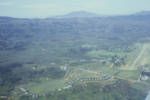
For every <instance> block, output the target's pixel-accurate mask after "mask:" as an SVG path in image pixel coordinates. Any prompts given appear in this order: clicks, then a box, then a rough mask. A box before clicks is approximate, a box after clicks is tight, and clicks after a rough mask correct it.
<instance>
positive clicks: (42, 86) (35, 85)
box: [21, 78, 65, 94]
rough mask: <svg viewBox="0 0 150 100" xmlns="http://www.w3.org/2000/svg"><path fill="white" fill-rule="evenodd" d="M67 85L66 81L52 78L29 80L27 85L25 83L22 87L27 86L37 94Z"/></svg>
mask: <svg viewBox="0 0 150 100" xmlns="http://www.w3.org/2000/svg"><path fill="white" fill-rule="evenodd" d="M64 86H65V81H64V80H62V79H60V80H52V79H49V80H47V79H45V78H43V79H40V80H39V82H29V83H28V84H26V85H23V86H21V87H24V88H26V89H27V90H29V91H30V92H32V93H36V94H43V93H47V92H50V91H54V90H56V89H59V88H62V87H64Z"/></svg>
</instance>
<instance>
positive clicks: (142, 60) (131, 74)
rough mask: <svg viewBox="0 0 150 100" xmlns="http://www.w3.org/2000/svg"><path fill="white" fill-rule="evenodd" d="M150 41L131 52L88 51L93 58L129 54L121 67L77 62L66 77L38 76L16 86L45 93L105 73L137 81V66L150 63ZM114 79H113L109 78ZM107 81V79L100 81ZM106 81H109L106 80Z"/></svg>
mask: <svg viewBox="0 0 150 100" xmlns="http://www.w3.org/2000/svg"><path fill="white" fill-rule="evenodd" d="M149 52H150V43H143V44H136V45H135V48H134V49H133V50H132V51H131V52H123V51H122V52H110V51H109V52H108V51H104V50H102V51H90V52H88V53H87V55H88V56H90V57H91V58H93V57H94V58H99V57H102V56H104V57H106V58H107V57H110V56H114V55H119V56H127V59H126V64H125V65H121V66H119V67H116V66H114V65H113V66H112V64H111V63H110V62H108V63H106V64H102V63H101V62H99V60H97V61H94V62H86V63H76V64H75V65H73V66H71V65H70V66H69V71H68V72H67V74H66V75H65V77H64V78H61V79H51V78H48V77H43V78H38V79H35V80H33V81H32V82H29V83H27V84H23V85H20V86H18V87H16V88H20V87H23V88H25V89H27V90H29V91H30V92H31V93H35V94H43V93H48V92H50V91H54V90H58V89H62V88H64V87H65V86H67V85H66V82H71V81H75V80H78V79H80V78H92V77H101V76H103V75H109V76H113V77H116V78H119V79H123V80H128V81H134V82H136V81H137V80H138V78H139V71H138V70H137V68H138V67H139V66H141V65H146V64H148V65H149V64H150V61H149V59H150V54H149ZM149 67H150V66H149ZM108 81H110V83H111V81H113V80H111V79H110V80H108ZM99 82H100V83H105V81H99ZM106 83H108V82H107V81H106Z"/></svg>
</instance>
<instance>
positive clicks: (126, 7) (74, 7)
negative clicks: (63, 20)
mask: <svg viewBox="0 0 150 100" xmlns="http://www.w3.org/2000/svg"><path fill="white" fill-rule="evenodd" d="M76 11H88V12H92V13H96V14H99V15H124V14H132V13H136V12H140V11H150V0H0V16H10V17H18V18H46V17H51V16H58V15H65V14H67V13H70V12H76Z"/></svg>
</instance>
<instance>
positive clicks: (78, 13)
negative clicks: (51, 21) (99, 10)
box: [61, 11, 99, 18]
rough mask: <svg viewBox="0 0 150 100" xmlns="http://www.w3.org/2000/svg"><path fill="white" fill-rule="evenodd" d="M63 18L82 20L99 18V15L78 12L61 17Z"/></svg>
mask: <svg viewBox="0 0 150 100" xmlns="http://www.w3.org/2000/svg"><path fill="white" fill-rule="evenodd" d="M61 17H62V18H82V17H84V18H85V17H87V18H88V17H99V15H97V14H95V13H91V12H86V11H76V12H71V13H69V14H66V15H64V16H61Z"/></svg>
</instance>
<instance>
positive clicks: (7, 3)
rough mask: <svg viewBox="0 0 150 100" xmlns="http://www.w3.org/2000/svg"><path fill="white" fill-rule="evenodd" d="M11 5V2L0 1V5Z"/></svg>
mask: <svg viewBox="0 0 150 100" xmlns="http://www.w3.org/2000/svg"><path fill="white" fill-rule="evenodd" d="M11 5H13V3H12V2H0V6H11Z"/></svg>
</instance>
